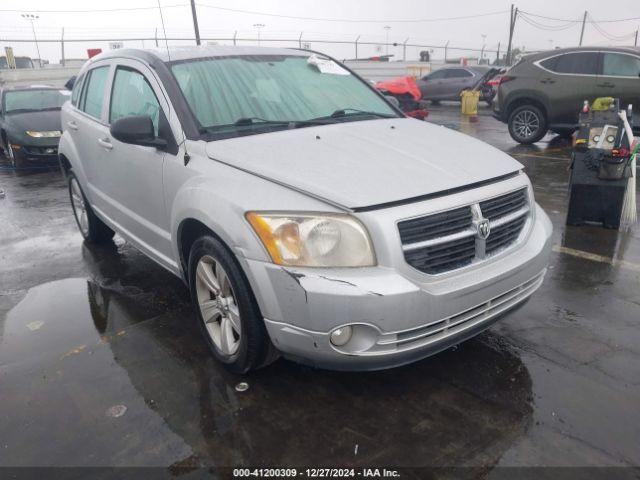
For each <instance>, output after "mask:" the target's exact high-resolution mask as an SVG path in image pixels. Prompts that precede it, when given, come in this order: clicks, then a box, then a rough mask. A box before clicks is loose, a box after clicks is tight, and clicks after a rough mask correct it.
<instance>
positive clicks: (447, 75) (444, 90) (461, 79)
mask: <svg viewBox="0 0 640 480" xmlns="http://www.w3.org/2000/svg"><path fill="white" fill-rule="evenodd" d="M488 71H489V67H486V66H482V65H478V66H472V67H467V66H457V65H456V66H446V67H442V68H439V69H437V70H435V71H433V72H431V73H430V74H428V75H425V76H424V77H422V78H419V79H418V80H417V81H416V83H417V84H418V88H419V89H420V92H421V93H422V100H431V101H432V102H434V103H437V102H439V101H441V100H460V94H461V93H462V92H463V91H464V90H471V89H473V88H474V87H476V85H478V83H479V82H480V81H481V80H482V77H483V76H484V75H485V74H486V73H487V72H488Z"/></svg>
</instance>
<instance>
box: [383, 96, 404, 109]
mask: <svg viewBox="0 0 640 480" xmlns="http://www.w3.org/2000/svg"><path fill="white" fill-rule="evenodd" d="M384 98H386V99H387V101H388V102H389V103H390V104H392V105H393V106H394V107H396V108H400V101H399V100H398V99H397V98H396V97H394V96H393V95H385V96H384Z"/></svg>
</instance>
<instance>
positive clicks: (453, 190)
mask: <svg viewBox="0 0 640 480" xmlns="http://www.w3.org/2000/svg"><path fill="white" fill-rule="evenodd" d="M518 175H520V170H516V171H515V172H511V173H507V174H506V175H500V176H499V177H493V178H489V179H487V180H482V181H480V182H475V183H470V184H468V185H463V186H461V187H456V188H449V189H447V190H441V191H439V192H435V193H428V194H426V195H420V196H418V197H411V198H406V199H404V200H396V201H393V202H386V203H378V204H376V205H369V206H367V207H355V208H352V209H351V211H353V212H371V211H373V210H382V209H384V208H392V207H398V206H400V205H408V204H410V203H417V202H423V201H425V200H431V199H433V198H438V197H444V196H447V195H453V194H454V193H460V192H465V191H467V190H473V189H474V188H480V187H483V186H485V185H489V184H492V183H497V182H502V181H503V180H508V179H509V178H513V177H516V176H518Z"/></svg>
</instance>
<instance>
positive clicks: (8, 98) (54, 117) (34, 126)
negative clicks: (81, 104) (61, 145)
mask: <svg viewBox="0 0 640 480" xmlns="http://www.w3.org/2000/svg"><path fill="white" fill-rule="evenodd" d="M69 95H70V92H69V91H67V90H61V89H59V88H54V87H47V86H30V87H9V88H5V89H3V90H2V91H1V92H0V100H1V103H0V145H1V146H2V148H3V150H4V153H5V155H6V156H7V158H8V159H9V161H10V162H11V165H12V166H13V167H15V168H25V167H31V166H41V165H55V164H57V162H58V142H59V141H60V135H62V127H61V125H60V108H61V107H62V104H63V103H64V102H66V101H67V99H68V98H69Z"/></svg>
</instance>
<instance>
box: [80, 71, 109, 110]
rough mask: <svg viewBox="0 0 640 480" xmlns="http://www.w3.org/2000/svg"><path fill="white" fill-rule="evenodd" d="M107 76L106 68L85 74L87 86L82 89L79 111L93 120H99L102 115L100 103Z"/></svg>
mask: <svg viewBox="0 0 640 480" xmlns="http://www.w3.org/2000/svg"><path fill="white" fill-rule="evenodd" d="M108 74H109V67H108V66H104V67H98V68H94V69H93V70H90V71H89V73H87V79H86V80H85V81H86V83H87V86H86V87H85V88H84V89H83V93H82V98H81V100H80V110H82V111H83V112H84V113H86V114H87V115H91V116H92V117H94V118H98V119H99V118H100V115H101V114H102V101H103V100H104V89H105V87H106V86H107V75H108Z"/></svg>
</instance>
